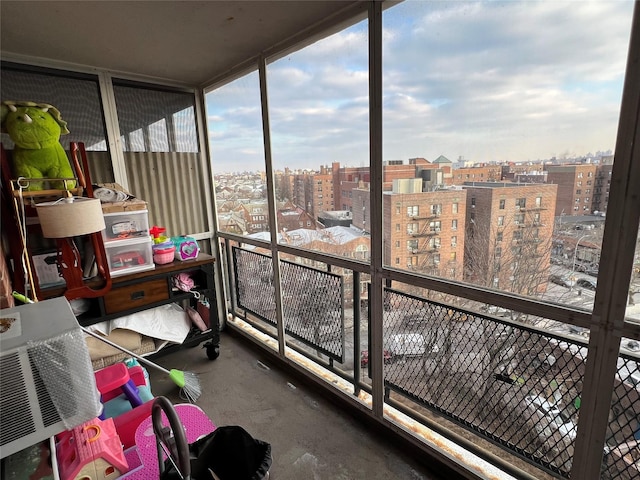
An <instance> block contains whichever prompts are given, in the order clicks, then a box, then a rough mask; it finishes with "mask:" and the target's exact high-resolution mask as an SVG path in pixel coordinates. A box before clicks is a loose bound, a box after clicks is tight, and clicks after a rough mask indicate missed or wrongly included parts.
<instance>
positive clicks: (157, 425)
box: [151, 397, 272, 480]
mask: <svg viewBox="0 0 640 480" xmlns="http://www.w3.org/2000/svg"><path fill="white" fill-rule="evenodd" d="M160 399H162V400H160ZM162 411H164V413H165V414H166V416H167V419H168V420H169V425H170V427H164V426H163V425H162V416H161V415H160V414H161V412H162ZM151 416H152V419H153V430H154V432H155V434H156V443H157V445H158V459H161V458H162V452H163V451H165V450H166V453H167V454H168V458H167V459H166V460H165V461H164V462H161V464H160V480H174V479H181V478H184V479H185V480H205V479H206V480H213V479H219V480H262V479H267V478H269V468H271V461H272V459H271V445H270V444H269V443H267V442H263V441H262V440H257V439H255V438H253V437H252V436H251V435H250V434H249V433H248V432H247V431H246V430H245V429H244V428H242V427H240V426H235V425H230V426H224V427H218V428H216V429H215V430H214V431H213V432H211V433H209V434H207V435H205V436H204V437H202V438H200V439H198V440H196V441H195V442H193V443H192V444H189V445H187V442H186V437H185V434H184V428H183V426H182V422H180V419H179V417H178V415H177V414H176V411H175V409H174V408H173V405H172V404H171V402H170V401H169V400H167V399H166V398H165V397H157V398H156V399H155V401H154V403H153V407H152V410H151ZM172 431H173V432H172ZM171 433H173V435H171ZM159 461H160V460H159ZM178 472H179V473H178ZM212 473H214V474H215V476H213V475H212Z"/></svg>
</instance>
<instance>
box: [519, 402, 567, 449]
mask: <svg viewBox="0 0 640 480" xmlns="http://www.w3.org/2000/svg"><path fill="white" fill-rule="evenodd" d="M525 402H526V404H527V407H528V408H529V409H531V410H533V411H534V412H536V413H537V414H538V416H539V417H540V420H539V421H540V422H546V423H547V425H542V431H543V432H544V429H545V428H546V427H547V426H549V427H551V428H552V429H554V430H557V431H558V433H559V434H560V435H562V436H563V437H568V438H569V439H571V440H573V439H575V438H576V433H577V431H578V428H577V426H576V424H575V423H573V421H572V420H571V419H570V418H569V417H568V416H567V415H566V414H564V413H563V412H562V411H561V410H560V409H559V408H558V407H557V406H556V405H553V404H552V403H550V402H549V401H547V400H546V399H545V398H544V397H541V396H540V395H528V396H527V397H525ZM533 421H536V420H535V419H534V420H533ZM545 433H546V432H545ZM550 433H551V432H550Z"/></svg>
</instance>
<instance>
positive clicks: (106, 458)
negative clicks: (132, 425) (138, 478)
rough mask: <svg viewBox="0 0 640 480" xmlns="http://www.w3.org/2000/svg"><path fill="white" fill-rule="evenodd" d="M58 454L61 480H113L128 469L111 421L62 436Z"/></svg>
mask: <svg viewBox="0 0 640 480" xmlns="http://www.w3.org/2000/svg"><path fill="white" fill-rule="evenodd" d="M56 451H57V457H58V466H59V472H60V479H61V480H111V479H115V478H118V477H120V476H121V475H122V474H124V473H126V472H127V470H128V469H129V468H128V465H127V460H126V459H125V456H124V452H123V451H122V445H121V444H120V437H118V434H117V433H116V428H115V425H114V423H113V419H111V418H108V419H106V420H100V419H99V418H96V419H94V420H89V421H88V422H85V423H83V424H81V425H79V426H77V427H74V428H72V429H71V430H68V431H66V432H63V433H61V434H60V435H58V437H57V440H56Z"/></svg>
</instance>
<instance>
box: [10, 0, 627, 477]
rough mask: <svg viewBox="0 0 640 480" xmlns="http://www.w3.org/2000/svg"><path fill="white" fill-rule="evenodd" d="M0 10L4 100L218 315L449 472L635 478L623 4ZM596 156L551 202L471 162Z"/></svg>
mask: <svg viewBox="0 0 640 480" xmlns="http://www.w3.org/2000/svg"><path fill="white" fill-rule="evenodd" d="M0 8H1V13H2V24H1V27H2V30H1V40H2V42H1V46H2V51H1V55H2V65H1V67H2V70H1V84H0V100H2V101H5V100H30V101H35V102H43V103H49V104H52V105H54V106H55V107H57V108H58V109H59V110H60V112H61V113H62V116H63V117H64V119H65V120H66V121H67V123H68V126H69V130H70V134H69V135H65V136H63V137H62V138H61V143H62V144H63V146H64V147H65V149H68V148H69V144H70V142H80V143H82V145H83V147H84V149H86V156H87V159H88V164H89V172H90V177H91V181H92V182H93V183H95V184H112V183H117V184H119V185H120V186H122V187H123V188H124V189H125V190H127V191H129V192H132V193H133V194H134V195H136V196H137V197H139V198H142V199H144V200H145V201H146V202H148V205H149V224H150V225H161V226H163V227H164V228H166V229H167V231H170V232H175V233H179V234H188V235H189V236H191V237H193V238H195V239H197V241H198V242H199V244H200V248H201V249H202V250H203V252H206V253H208V254H210V255H211V256H212V257H213V258H214V259H215V286H216V291H217V295H216V305H215V309H216V310H217V314H218V317H219V318H220V319H221V323H222V324H223V327H224V328H226V329H228V330H231V331H234V332H235V333H237V334H238V335H241V336H242V337H244V338H246V339H247V340H248V341H250V342H252V345H255V348H256V349H260V350H263V351H265V352H268V353H269V354H270V355H271V356H273V358H274V361H277V362H278V363H279V364H281V365H283V366H285V367H286V368H288V369H291V370H293V371H295V372H297V373H298V374H302V375H304V376H305V377H306V379H307V380H308V381H309V382H311V383H313V384H314V385H316V386H318V387H320V388H322V389H323V390H324V391H325V392H326V394H327V395H328V396H330V397H332V398H334V399H335V400H336V402H337V404H340V405H341V406H342V407H344V408H345V409H349V410H354V411H358V412H360V413H363V414H364V417H366V418H367V420H368V421H370V422H372V423H375V424H376V425H378V426H382V427H383V428H385V429H388V431H389V434H390V435H393V436H396V437H397V438H401V439H403V441H406V442H408V443H410V444H412V445H414V446H417V447H418V449H421V450H422V451H424V452H425V454H427V453H428V454H429V455H434V454H435V455H436V456H437V455H441V460H442V462H443V463H444V464H446V465H448V466H449V467H451V468H453V469H455V470H456V471H457V472H458V473H460V474H462V475H465V476H468V478H483V476H485V475H487V474H486V471H485V470H482V471H481V470H478V467H477V465H478V464H482V465H491V466H492V467H493V468H495V469H496V470H497V471H498V472H499V473H503V474H504V476H505V478H508V476H512V477H516V478H574V479H592V478H593V479H595V478H607V479H627V478H640V449H639V447H638V443H637V442H638V440H640V424H639V423H638V422H639V420H638V419H639V418H640V400H639V399H638V388H640V381H639V380H637V379H640V370H639V368H638V358H639V355H640V351H638V350H639V349H637V348H635V346H636V345H638V343H637V342H639V341H640V328H639V326H638V325H639V323H638V322H639V321H640V311H639V310H638V309H637V307H636V306H635V302H634V297H635V296H636V292H637V291H638V285H640V276H639V272H640V263H639V262H640V256H639V255H640V254H639V253H638V249H637V242H638V222H639V217H640V205H639V199H638V194H637V187H636V186H637V185H638V184H640V169H639V168H638V166H639V162H640V158H639V154H638V143H639V141H640V127H639V122H640V121H639V119H640V12H639V11H638V8H637V4H636V3H634V2H630V1H621V2H606V1H595V2H589V3H584V4H580V5H576V4H575V3H571V2H551V1H545V2H536V3H533V4H531V3H528V2H505V3H496V2H463V1H460V2H458V1H456V2H431V1H420V2H415V1H406V2H387V1H385V2H378V1H372V2H369V1H286V2H284V1H283V2H277V1H276V2H272V1H255V2H254V1H246V2H245V1H237V2H234V1H230V2H199V1H189V2H101V1H99V2H65V1H50V2H49V1H36V2H21V1H3V2H2V3H1V4H0ZM2 144H3V148H4V149H6V150H7V151H10V150H11V149H12V148H13V143H12V141H11V139H10V138H9V136H8V135H7V134H5V133H3V134H2ZM445 157H449V158H455V159H456V160H455V163H454V162H451V161H448V160H447V158H445ZM436 160H437V161H436ZM447 162H448V163H447ZM607 162H609V164H612V165H613V166H612V168H611V169H610V170H609V171H610V176H609V177H608V178H606V179H605V183H604V184H600V185H598V184H597V182H596V177H595V176H594V177H593V178H591V177H587V176H585V178H584V179H578V180H576V181H580V182H582V181H584V184H581V185H580V187H581V188H580V190H581V191H582V190H584V191H585V192H584V193H582V192H581V193H580V194H576V193H575V192H574V193H573V196H572V197H571V198H570V199H569V200H567V198H565V197H563V195H564V194H563V193H562V192H561V187H560V183H557V184H553V186H542V185H540V184H537V183H534V182H533V181H531V182H526V181H524V180H523V181H522V184H520V183H518V184H516V185H515V187H514V184H513V183H512V182H511V180H507V179H506V177H503V178H500V179H496V178H494V177H493V175H497V174H496V173H495V171H501V172H503V173H504V172H505V171H510V172H515V171H516V166H517V167H519V168H520V170H518V171H519V172H520V173H522V174H527V175H529V176H530V177H532V176H533V175H534V174H542V170H543V169H544V165H545V164H547V163H548V164H566V165H574V164H577V163H580V164H586V165H605V164H606V163H607ZM495 165H500V168H501V170H492V171H491V173H486V172H485V173H483V174H484V175H487V176H489V175H490V176H491V178H490V179H489V178H486V179H485V177H483V179H482V180H481V181H478V178H479V177H476V178H474V179H473V182H465V181H464V180H461V181H459V182H456V181H455V180H454V179H453V176H452V170H453V169H456V168H459V169H462V168H470V167H471V166H476V167H480V166H486V167H489V166H495ZM595 168H596V167H595V166H594V169H595ZM594 171H595V170H594ZM598 171H600V170H598ZM487 172H488V171H487ZM556 185H557V187H556ZM576 185H577V184H576ZM4 188H6V186H5V187H4ZM598 188H600V189H601V190H602V191H597V189H598ZM587 190H590V192H587ZM605 190H606V191H605ZM540 192H542V193H540ZM577 195H579V196H580V198H578V196H577ZM597 195H607V196H608V197H607V203H606V205H607V206H606V215H604V216H603V215H601V212H600V211H597V212H595V211H594V210H593V208H592V205H593V202H595V197H596V196H597ZM565 196H566V195H565ZM505 199H506V200H505ZM3 201H4V197H3ZM567 201H568V202H570V204H571V208H570V211H567V210H568V209H561V211H558V209H557V208H556V205H558V204H559V203H560V202H567ZM598 201H599V202H600V203H598V204H599V205H603V203H602V201H600V200H598ZM500 210H504V211H505V212H507V211H508V214H510V217H509V216H506V215H507V214H501V213H500ZM579 215H580V216H587V217H593V218H587V219H586V220H584V221H585V222H586V223H585V224H588V225H596V226H594V227H591V226H589V228H588V229H582V228H581V229H580V230H579V231H575V228H574V229H573V230H571V229H570V228H569V227H568V226H567V225H574V224H573V223H571V222H563V221H562V220H563V218H566V217H572V218H574V217H576V218H577V217H578V216H579ZM596 219H597V221H596ZM494 220H495V221H494ZM7 221H11V219H10V217H9V216H7V215H6V214H5V210H4V209H3V220H2V222H3V223H2V225H3V232H6V231H7V225H6V223H5V222H7ZM296 222H297V223H296ZM562 238H565V239H570V240H571V243H570V244H571V245H574V247H573V248H566V246H565V247H564V248H563V247H562V246H563V245H565V244H563V243H558V242H561V240H562ZM498 242H502V243H501V245H498ZM585 244H589V245H595V246H596V247H597V248H596V249H598V250H599V255H598V257H597V265H596V266H597V272H595V273H596V275H590V276H591V277H594V279H595V278H596V277H597V284H596V283H595V282H594V285H596V290H595V291H589V290H585V289H582V288H578V284H577V278H578V277H579V276H583V277H584V276H585V275H583V273H584V272H580V271H579V267H580V266H581V264H580V260H581V259H582V258H583V257H584V254H583V253H581V252H582V250H581V249H580V248H579V247H580V246H581V245H582V246H584V245H585ZM556 245H560V247H559V248H558V249H557V250H558V252H556ZM560 251H561V252H562V253H561V254H559V252H560ZM557 253H558V254H557ZM556 260H557V262H556ZM589 261H590V263H589V267H590V268H592V269H593V265H594V261H593V260H592V259H591V258H590V260H589ZM558 274H559V275H561V276H565V277H567V278H569V281H568V283H567V284H566V285H565V286H562V285H559V284H556V283H553V282H552V281H550V280H549V279H550V278H551V276H552V275H558ZM26 283H27V284H26V285H21V287H22V288H23V289H28V288H29V285H28V282H26ZM14 287H15V286H14ZM434 439H437V440H436V441H434ZM434 445H436V446H434ZM457 449H461V450H464V451H466V452H469V453H470V457H472V458H474V459H475V460H474V462H472V463H470V464H467V463H465V459H466V458H469V457H467V456H466V455H460V456H455V455H452V452H454V451H457ZM481 472H485V473H481ZM496 475H498V474H496Z"/></svg>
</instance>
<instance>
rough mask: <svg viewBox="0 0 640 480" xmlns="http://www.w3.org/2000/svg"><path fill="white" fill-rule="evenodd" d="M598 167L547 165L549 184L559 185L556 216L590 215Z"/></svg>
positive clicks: (591, 165) (586, 165)
mask: <svg viewBox="0 0 640 480" xmlns="http://www.w3.org/2000/svg"><path fill="white" fill-rule="evenodd" d="M596 169H597V167H596V165H593V164H585V165H582V164H581V165H547V166H545V170H546V171H547V183H555V184H556V185H558V199H557V201H556V211H555V215H556V216H561V215H588V214H589V213H591V211H592V210H591V209H592V206H591V205H592V201H593V200H592V197H593V193H594V188H595V177H596Z"/></svg>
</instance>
